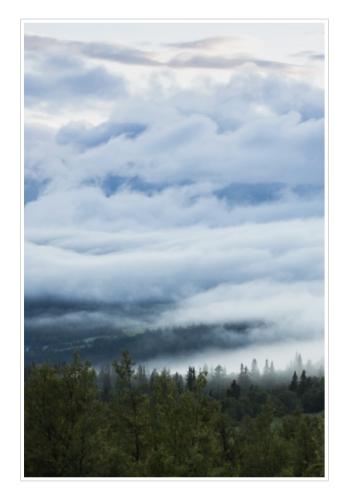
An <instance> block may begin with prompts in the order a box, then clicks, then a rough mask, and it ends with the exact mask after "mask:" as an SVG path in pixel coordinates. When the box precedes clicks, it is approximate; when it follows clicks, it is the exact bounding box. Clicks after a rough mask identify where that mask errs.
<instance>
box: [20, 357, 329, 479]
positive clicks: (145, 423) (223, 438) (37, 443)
mask: <svg viewBox="0 0 346 500" xmlns="http://www.w3.org/2000/svg"><path fill="white" fill-rule="evenodd" d="M254 361H255V360H254ZM266 366H267V369H266V368H265V370H264V372H263V374H262V375H261V374H260V373H259V370H258V369H257V366H256V363H254V362H253V366H252V367H251V369H250V370H247V369H246V370H245V368H246V367H244V366H242V367H241V371H240V373H239V374H238V376H237V377H234V378H233V377H232V376H231V377H230V376H227V374H226V373H225V371H224V370H223V369H222V368H221V367H217V368H216V369H215V370H213V373H212V374H209V375H208V374H207V372H206V371H204V370H200V371H199V372H196V370H195V368H193V367H190V368H189V370H188V372H187V374H186V376H182V375H181V374H178V373H175V374H170V373H169V372H168V371H167V370H162V371H161V372H157V371H156V370H154V371H152V372H151V373H150V374H147V373H146V371H145V369H144V368H143V367H142V366H138V367H137V368H135V366H134V364H133V362H132V360H131V358H130V356H129V354H128V353H126V352H125V353H123V356H122V358H121V359H120V360H119V361H117V362H114V363H113V366H112V368H111V369H110V368H104V369H103V370H101V371H100V372H99V373H98V374H97V373H96V372H95V370H94V369H93V368H92V367H91V365H90V364H89V363H88V362H85V361H82V360H81V359H80V357H79V356H78V355H75V356H74V359H73V361H72V362H71V363H69V364H62V365H48V364H45V365H40V366H30V367H28V368H27V369H26V372H25V435H24V443H25V475H26V476H28V477H134V476H137V477H206V476H215V477H232V476H233V477H280V476H287V477H304V476H308V477H318V476H323V475H324V417H323V409H324V379H323V377H320V376H309V375H308V374H307V373H306V371H305V370H302V371H301V372H300V373H299V372H298V373H297V372H294V374H293V376H292V374H291V380H290V381H286V380H284V379H283V378H280V376H279V374H275V373H274V367H273V365H272V364H269V363H268V365H267V363H266Z"/></svg>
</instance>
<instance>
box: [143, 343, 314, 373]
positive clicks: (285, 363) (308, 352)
mask: <svg viewBox="0 0 346 500" xmlns="http://www.w3.org/2000/svg"><path fill="white" fill-rule="evenodd" d="M297 353H299V354H300V355H301V356H302V359H303V362H304V364H306V363H307V362H308V361H311V363H312V364H313V365H314V366H315V367H316V368H317V367H320V366H322V367H323V365H324V342H323V341H322V340H310V341H296V340H295V341H289V342H278V343H273V344H268V345H251V346H247V347H245V348H240V349H236V350H224V349H223V350H220V349H213V350H207V351H205V352H203V353H195V354H191V355H184V356H174V357H169V356H167V357H160V358H155V359H152V360H150V361H148V362H146V363H141V364H143V365H144V366H145V367H146V368H147V369H148V370H149V371H151V370H153V369H157V370H159V371H160V370H162V369H164V368H166V369H168V370H170V371H171V372H176V371H177V372H180V373H185V372H186V371H187V369H188V367H189V366H195V367H196V368H205V367H206V366H207V369H208V371H209V372H210V371H212V370H213V369H214V368H215V367H216V366H217V365H221V366H222V367H223V368H226V370H227V372H228V373H232V372H234V373H238V372H239V368H240V364H241V363H243V364H244V366H248V368H250V366H251V362H252V360H253V359H254V358H255V359H256V360H257V362H258V367H259V369H260V370H261V371H262V370H263V367H264V365H265V361H266V359H268V360H269V361H273V362H274V366H275V368H276V369H279V370H284V369H286V368H288V367H289V366H290V364H291V363H292V362H293V361H294V359H295V356H296V354H297Z"/></svg>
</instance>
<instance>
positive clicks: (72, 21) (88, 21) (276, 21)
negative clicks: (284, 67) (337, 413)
mask: <svg viewBox="0 0 346 500" xmlns="http://www.w3.org/2000/svg"><path fill="white" fill-rule="evenodd" d="M31 23H35V24H37V23H40V24H46V23H61V24H66V23H68V24H93V23H107V24H110V23H122V24H126V23H134V24H136V23H140V24H142V23H145V24H146V23H158V24H162V23H167V24H171V23H176V24H181V23H183V24H187V23H195V24H200V23H201V24H203V23H204V24H206V23H208V24H209V23H215V24H218V23H220V24H221V23H223V24H228V23H229V24H231V23H238V24H240V23H249V24H250V23H251V24H263V23H272V24H279V23H291V24H297V23H298V24H299V23H304V24H317V23H318V24H323V26H324V40H325V55H326V60H325V109H326V111H327V110H328V20H327V19H284V18H277V19H246V18H244V19H225V18H222V19H220V18H217V19H190V18H186V19H179V18H176V19H167V18H164V19H157V18H155V19H126V18H124V19H92V20H91V19H21V97H22V99H21V249H22V251H21V290H22V293H21V480H22V481H25V482H26V481H29V482H37V481H40V482H41V481H48V482H51V481H54V482H56V481H59V482H60V481H88V482H90V481H96V482H98V481H192V482H195V481H203V482H204V481H212V482H214V481H232V482H233V481H251V482H254V481H260V482H262V481H265V482H267V481H279V482H281V481H285V482H291V481H298V482H301V481H303V482H305V481H308V482H311V481H317V482H321V481H322V482H324V481H328V464H329V461H328V446H329V440H328V435H329V432H328V415H329V411H328V410H329V409H328V383H326V405H325V406H326V412H325V414H326V421H325V430H326V432H325V477H323V478H243V477H239V478H238V477H230V478H223V477H222V478H204V477H203V478H185V477H182V478H180V477H179V478H171V477H165V478H163V477H160V478H142V477H139V478H127V477H115V478H26V477H25V476H24V439H23V436H24V418H23V407H24V390H23V367H24V349H23V345H24V312H23V310H24V298H23V289H24V286H23V285H24V267H23V266H24V255H23V254H24V202H23V185H24V146H23V139H24V102H23V101H24V99H23V96H24V82H23V67H24V50H23V48H24V25H28V24H31ZM327 116H328V112H326V125H325V138H326V140H325V144H326V148H325V163H324V165H325V220H326V221H328V215H329V212H328V200H329V198H328V172H329V167H328V141H327V137H328V119H327ZM328 227H329V226H328V223H327V224H325V269H326V271H327V269H328ZM325 283H326V291H325V337H324V339H325V342H324V353H325V366H326V374H327V373H328V367H329V362H328V354H329V351H328V338H329V332H328V279H326V280H325ZM327 381H329V377H327Z"/></svg>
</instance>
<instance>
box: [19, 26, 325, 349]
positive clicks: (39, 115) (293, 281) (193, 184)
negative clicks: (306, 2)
mask: <svg viewBox="0 0 346 500" xmlns="http://www.w3.org/2000/svg"><path fill="white" fill-rule="evenodd" d="M323 82H324V33H323V24H321V23H251V24H250V23H233V24H232V23H229V24H226V23H221V24H216V23H215V24H211V23H185V24H182V23H168V24H167V23H155V24H153V23H145V24H143V23H133V24H129V23H123V24H114V23H113V24H112V23H108V24H104V23H103V24H97V23H78V24H76V23H68V24H64V23H51V24H49V23H40V24H36V23H26V24H25V196H26V200H25V202H26V205H25V237H26V250H25V257H26V264H25V265H26V267H25V296H26V298H28V299H37V300H45V299H47V298H49V299H54V300H57V301H59V300H62V301H71V302H78V301H81V300H82V301H84V302H90V303H92V302H93V303H95V302H98V303H99V302H104V303H107V304H112V303H114V304H115V303H117V304H119V303H132V304H133V303H137V302H142V303H143V302H160V303H169V304H170V307H169V309H167V310H163V311H161V312H160V314H158V316H157V317H156V318H155V322H156V323H157V325H172V324H173V325H186V324H195V323H199V322H204V323H212V324H214V323H224V322H230V321H247V320H248V321H264V322H266V323H267V324H270V325H271V327H270V335H271V336H273V337H275V335H276V336H277V339H275V338H274V340H278V341H283V340H292V339H297V338H298V339H301V340H302V341H306V340H311V341H313V342H314V343H316V339H322V338H323V322H324V314H323V280H324V270H323V259H324V256H323V247H324V236H323V235H324V228H323V216H324V194H323V193H324V148H323V145H324V91H323ZM52 321H54V318H52ZM80 321H81V322H82V321H83V320H82V319H81V320H80ZM110 321H112V318H110ZM261 335H264V336H265V335H266V334H265V333H264V332H262V331H261V332H259V333H258V334H257V337H256V342H257V343H259V344H260V343H261ZM264 340H265V339H264V338H263V341H264ZM314 345H315V344H314Z"/></svg>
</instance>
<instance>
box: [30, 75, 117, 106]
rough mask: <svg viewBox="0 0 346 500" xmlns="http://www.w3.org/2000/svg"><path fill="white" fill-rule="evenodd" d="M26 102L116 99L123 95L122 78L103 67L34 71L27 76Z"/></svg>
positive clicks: (48, 103)
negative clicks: (39, 72)
mask: <svg viewBox="0 0 346 500" xmlns="http://www.w3.org/2000/svg"><path fill="white" fill-rule="evenodd" d="M24 92H25V104H26V106H29V107H30V106H36V107H38V106H52V107H53V108H54V107H59V106H61V105H62V104H63V103H65V102H68V103H71V101H73V103H74V105H76V106H81V105H83V104H82V102H83V103H84V105H85V101H87V100H88V99H92V100H95V99H101V100H104V99H106V100H107V99H113V98H114V97H118V96H120V95H124V93H125V86H124V82H123V79H122V78H121V77H118V76H114V75H111V74H110V73H108V72H107V71H106V70H105V69H103V68H101V67H100V68H93V69H83V70H79V69H78V70H77V71H71V72H69V73H68V74H65V75H64V74H49V73H48V74H46V75H42V74H34V73H28V74H26V75H25V77H24Z"/></svg>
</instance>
